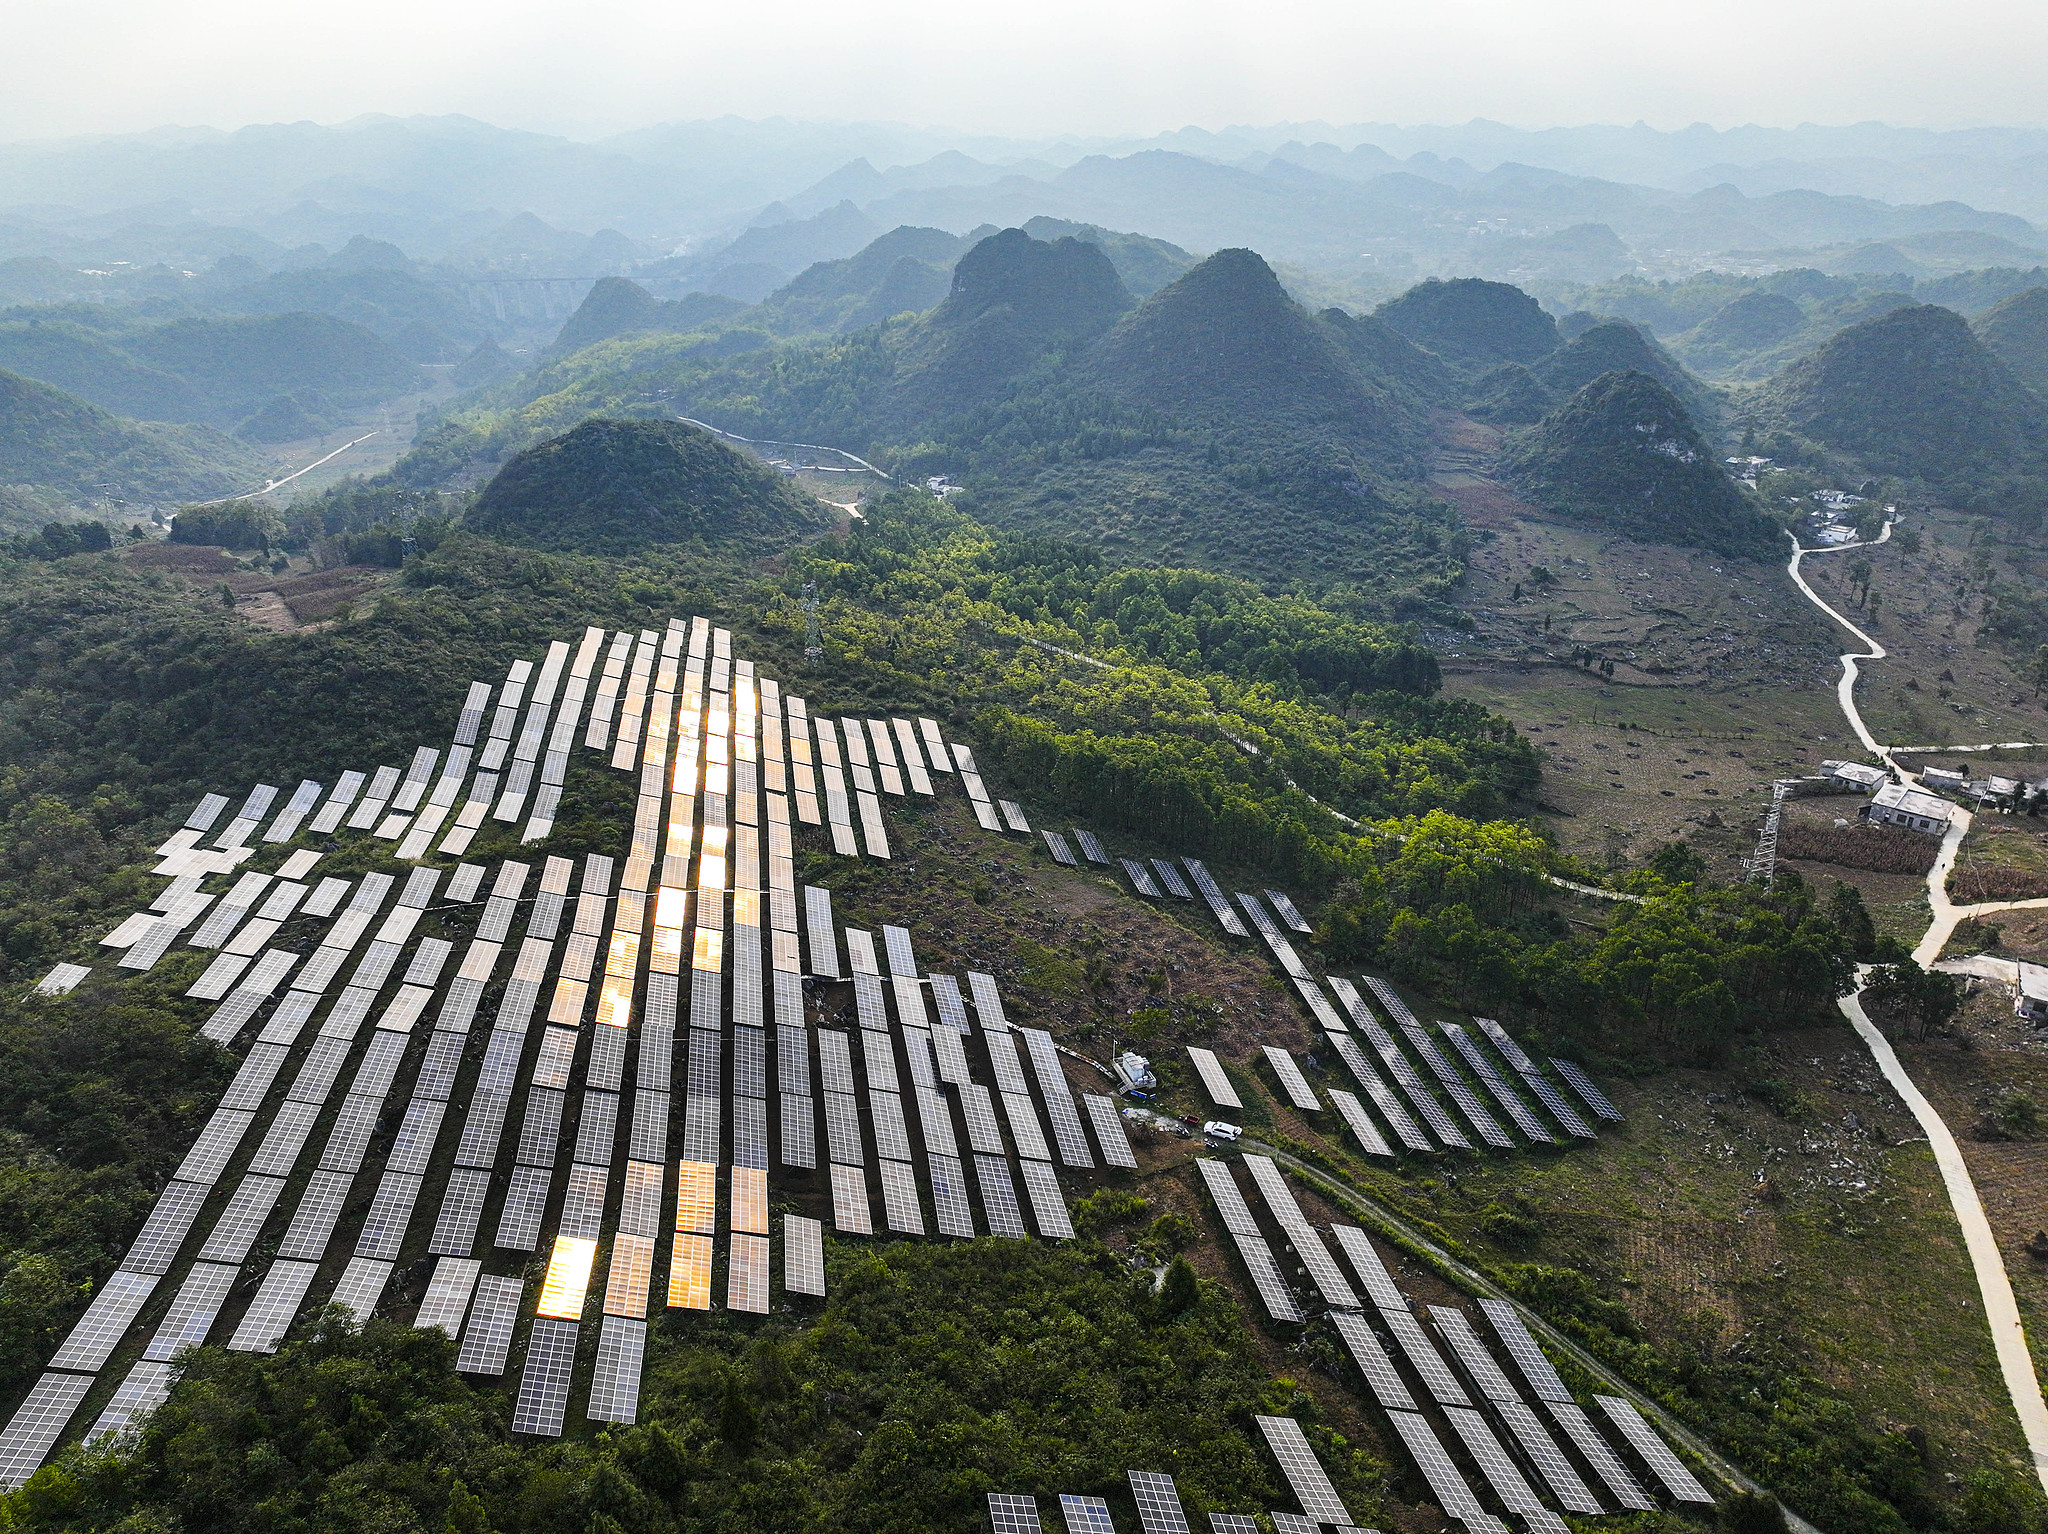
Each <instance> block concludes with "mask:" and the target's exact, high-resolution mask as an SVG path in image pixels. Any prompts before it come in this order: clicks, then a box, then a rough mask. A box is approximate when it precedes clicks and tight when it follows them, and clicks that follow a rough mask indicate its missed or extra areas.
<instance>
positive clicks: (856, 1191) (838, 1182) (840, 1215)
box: [832, 1163, 875, 1236]
mask: <svg viewBox="0 0 2048 1534" xmlns="http://www.w3.org/2000/svg"><path fill="white" fill-rule="evenodd" d="M832 1228H833V1229H834V1230H836V1231H840V1232H843V1233H844V1234H846V1235H851V1236H872V1235H873V1234H874V1233H875V1221H874V1216H873V1215H872V1214H871V1213H870V1212H869V1210H868V1180H867V1174H866V1173H865V1172H863V1171H862V1170H861V1169H860V1168H859V1167H857V1166H841V1165H839V1164H837V1163H834V1164H833V1167H832Z"/></svg>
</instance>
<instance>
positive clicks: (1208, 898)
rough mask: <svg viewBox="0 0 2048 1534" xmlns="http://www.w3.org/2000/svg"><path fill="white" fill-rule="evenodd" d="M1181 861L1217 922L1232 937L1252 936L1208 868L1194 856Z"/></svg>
mask: <svg viewBox="0 0 2048 1534" xmlns="http://www.w3.org/2000/svg"><path fill="white" fill-rule="evenodd" d="M1180 861H1181V866H1182V867H1183V868H1185V869H1186V870H1187V871H1188V878H1189V879H1191V880H1193V881H1194V886H1195V888H1196V889H1198V890H1200V891H1201V892H1202V899H1203V901H1204V902H1206V903H1207V905H1208V907H1209V910H1210V911H1211V913H1212V914H1214V916H1215V917H1216V921H1217V924H1218V925H1219V926H1221V927H1222V928H1223V930H1224V931H1225V932H1228V933H1229V934H1230V935H1231V936H1232V937H1250V936H1251V933H1249V932H1247V931H1246V930H1245V925H1244V923H1243V922H1242V921H1240V920H1239V919H1238V915H1237V912H1236V911H1234V910H1232V909H1231V907H1230V902H1229V900H1227V899H1226V898H1225V897H1224V894H1223V889H1222V887H1221V886H1220V885H1218V884H1217V882H1216V880H1215V878H1214V876H1212V875H1211V874H1210V872H1209V870H1208V868H1207V867H1206V866H1204V865H1203V864H1202V863H1200V862H1198V861H1197V860H1196V859H1194V858H1182V859H1181V860H1180Z"/></svg>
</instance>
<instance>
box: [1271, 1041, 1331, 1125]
mask: <svg viewBox="0 0 2048 1534" xmlns="http://www.w3.org/2000/svg"><path fill="white" fill-rule="evenodd" d="M1261 1048H1262V1049H1263V1050H1264V1052H1265V1056H1266V1063H1267V1064H1268V1065H1270V1066H1272V1067H1273V1075H1274V1076H1275V1077H1276V1078H1277V1079H1278V1080H1279V1082H1280V1089H1281V1090H1282V1091H1283V1092H1285V1093H1286V1094H1287V1100H1288V1101H1289V1102H1291V1103H1293V1104H1294V1106H1295V1107H1297V1108H1299V1109H1301V1110H1302V1111H1303V1112H1304V1113H1319V1112H1321V1111H1322V1106H1323V1105H1322V1103H1321V1102H1320V1101H1319V1100H1318V1099H1317V1097H1316V1093H1315V1088H1314V1087H1311V1086H1310V1085H1309V1084H1308V1078H1307V1077H1306V1076H1304V1075H1302V1073H1301V1067H1300V1066H1299V1065H1297V1064H1295V1061H1294V1056H1292V1055H1290V1054H1289V1053H1288V1052H1287V1051H1286V1050H1284V1049H1282V1048H1281V1047H1280V1046H1279V1045H1278V1044H1266V1045H1262V1046H1261Z"/></svg>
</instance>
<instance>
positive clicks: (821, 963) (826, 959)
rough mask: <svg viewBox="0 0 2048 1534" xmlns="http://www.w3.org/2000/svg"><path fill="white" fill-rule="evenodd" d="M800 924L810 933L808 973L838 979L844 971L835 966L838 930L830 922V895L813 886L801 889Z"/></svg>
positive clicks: (830, 893) (824, 890)
mask: <svg viewBox="0 0 2048 1534" xmlns="http://www.w3.org/2000/svg"><path fill="white" fill-rule="evenodd" d="M804 922H805V925H806V926H807V927H808V928H809V929H810V930H809V937H810V959H811V973H812V974H814V975H823V976H825V977H826V978H828V979H831V980H837V979H840V978H841V977H842V976H843V975H844V973H845V971H844V970H842V969H841V967H840V964H839V937H838V931H839V929H838V928H837V927H836V926H835V925H834V924H833V921H832V892H831V891H830V890H826V889H820V888H819V887H818V886H817V885H815V884H806V885H805V886H804Z"/></svg>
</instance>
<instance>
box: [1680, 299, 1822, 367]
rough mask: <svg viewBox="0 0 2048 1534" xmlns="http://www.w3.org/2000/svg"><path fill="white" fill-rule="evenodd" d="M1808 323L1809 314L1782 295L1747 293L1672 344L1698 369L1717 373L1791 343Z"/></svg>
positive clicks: (1725, 305)
mask: <svg viewBox="0 0 2048 1534" xmlns="http://www.w3.org/2000/svg"><path fill="white" fill-rule="evenodd" d="M1805 323H1806V311H1805V310H1803V309H1801V308H1800V307H1799V305H1798V304H1796V303H1794V302H1793V301H1792V300H1791V299H1789V298H1787V297H1786V296H1785V295H1784V294H1782V293H1762V292H1755V293H1744V294H1743V295H1742V296H1741V297H1739V298H1733V299H1730V300H1729V301H1728V302H1727V303H1725V304H1723V305H1722V306H1721V307H1720V308H1719V309H1716V310H1715V311H1714V312H1713V313H1712V314H1710V315H1708V316H1707V317H1706V318H1705V319H1703V320H1701V321H1700V322H1699V323H1698V324H1697V325H1695V326H1693V327H1692V329H1690V330H1688V331H1686V332H1685V333H1684V334H1682V335H1680V336H1678V337H1677V338H1676V339H1675V340H1674V341H1673V342H1672V344H1673V345H1674V346H1675V347H1676V348H1677V349H1678V353H1679V355H1680V356H1682V357H1686V358H1688V359H1690V360H1691V362H1692V363H1693V365H1694V366H1695V367H1700V368H1705V369H1707V370H1709V371H1718V370H1721V369H1726V368H1731V367H1733V366H1735V364H1737V363H1739V362H1741V361H1743V360H1744V359H1745V358H1748V357H1752V356H1754V355H1756V354H1757V353H1758V352H1761V351H1765V350H1767V349H1769V348H1770V347H1773V346H1776V345H1777V344H1778V343H1779V342H1781V341H1784V340H1787V339H1789V338H1790V337H1791V336H1792V334H1793V333H1794V332H1795V331H1797V330H1798V329H1799V327H1800V326H1801V325H1803V324H1805Z"/></svg>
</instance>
